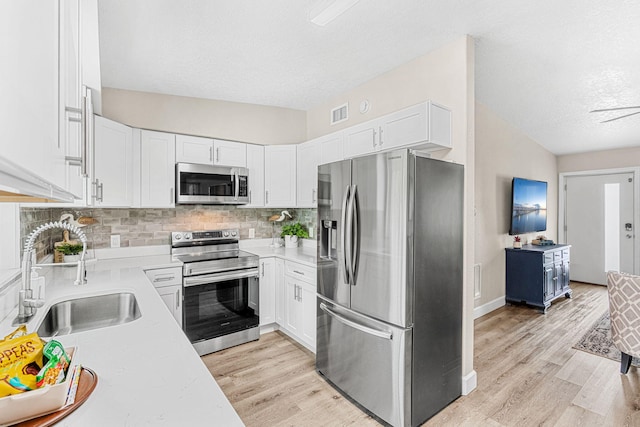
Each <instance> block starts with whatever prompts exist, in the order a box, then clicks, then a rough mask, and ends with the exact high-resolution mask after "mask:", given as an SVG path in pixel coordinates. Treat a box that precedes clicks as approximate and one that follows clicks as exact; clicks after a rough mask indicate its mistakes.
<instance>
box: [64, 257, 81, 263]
mask: <svg viewBox="0 0 640 427" xmlns="http://www.w3.org/2000/svg"><path fill="white" fill-rule="evenodd" d="M78 261H80V255H65V256H64V262H78Z"/></svg>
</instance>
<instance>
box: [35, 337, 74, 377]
mask: <svg viewBox="0 0 640 427" xmlns="http://www.w3.org/2000/svg"><path fill="white" fill-rule="evenodd" d="M42 352H43V354H44V357H45V359H48V360H47V361H46V363H45V364H44V366H43V367H42V369H40V372H38V375H36V384H37V386H38V387H44V386H46V385H56V384H58V383H61V382H62V381H64V376H65V373H66V372H67V367H68V366H69V363H70V362H71V359H70V358H69V356H68V355H67V352H66V351H64V347H63V346H62V344H60V343H59V342H58V341H56V340H51V341H49V342H48V343H46V344H45V345H44V349H43V351H42Z"/></svg>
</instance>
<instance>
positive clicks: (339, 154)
mask: <svg viewBox="0 0 640 427" xmlns="http://www.w3.org/2000/svg"><path fill="white" fill-rule="evenodd" d="M314 141H317V143H318V144H320V164H321V165H325V164H327V163H333V162H337V161H340V160H344V153H343V148H344V147H343V146H344V132H334V133H330V134H329V135H325V136H323V137H320V138H316V139H314Z"/></svg>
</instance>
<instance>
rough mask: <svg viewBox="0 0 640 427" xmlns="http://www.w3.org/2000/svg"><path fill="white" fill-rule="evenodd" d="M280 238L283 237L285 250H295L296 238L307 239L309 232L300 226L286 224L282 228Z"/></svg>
mask: <svg viewBox="0 0 640 427" xmlns="http://www.w3.org/2000/svg"><path fill="white" fill-rule="evenodd" d="M280 237H284V245H285V247H286V248H297V247H298V241H299V239H298V238H302V239H306V238H308V237H309V232H308V231H307V230H306V229H305V228H304V227H303V226H302V224H300V223H299V222H296V223H295V224H287V225H283V226H282V232H281V233H280Z"/></svg>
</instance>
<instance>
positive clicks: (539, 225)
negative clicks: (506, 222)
mask: <svg viewBox="0 0 640 427" xmlns="http://www.w3.org/2000/svg"><path fill="white" fill-rule="evenodd" d="M546 229H547V183H546V182H544V181H534V180H531V179H524V178H513V182H512V184H511V226H510V228H509V234H510V235H512V236H513V235H516V234H524V233H533V232H535V231H545V230H546Z"/></svg>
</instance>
